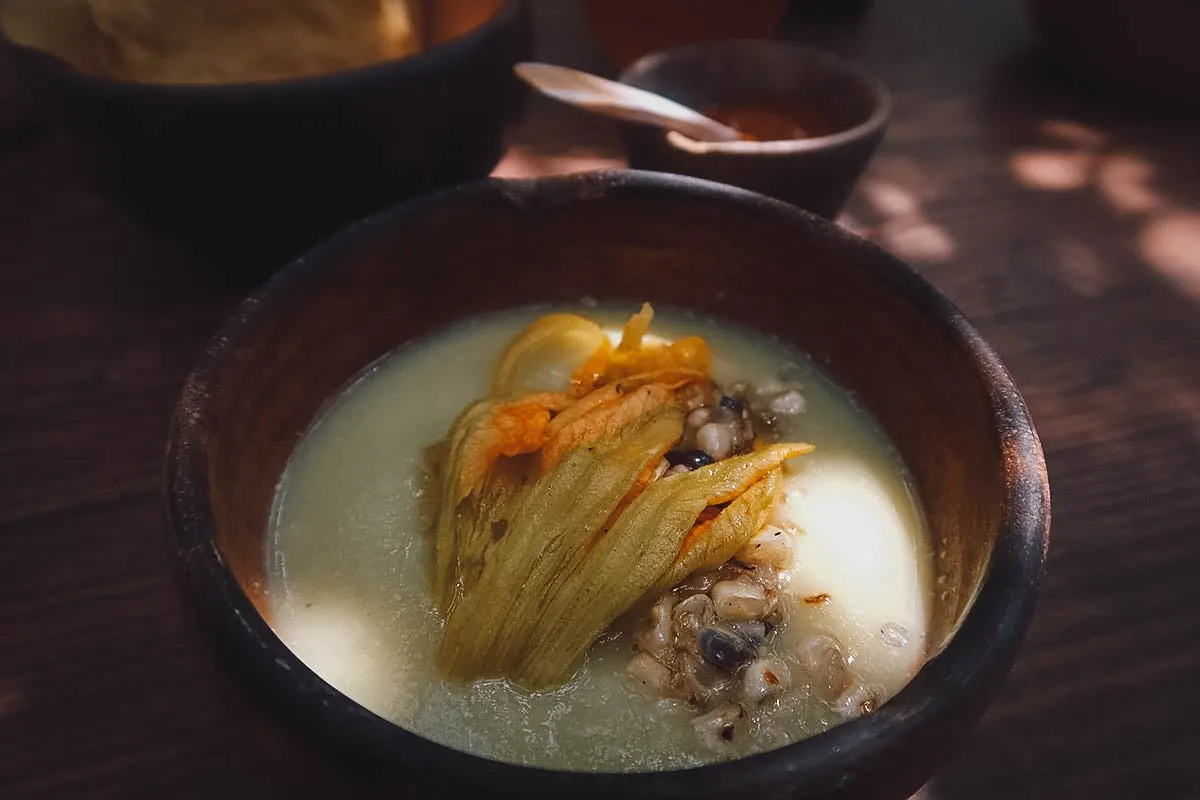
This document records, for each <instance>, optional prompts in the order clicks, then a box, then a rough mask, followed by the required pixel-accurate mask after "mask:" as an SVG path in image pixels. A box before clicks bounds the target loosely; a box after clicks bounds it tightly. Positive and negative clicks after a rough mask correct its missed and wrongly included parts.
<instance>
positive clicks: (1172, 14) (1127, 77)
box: [1026, 0, 1200, 108]
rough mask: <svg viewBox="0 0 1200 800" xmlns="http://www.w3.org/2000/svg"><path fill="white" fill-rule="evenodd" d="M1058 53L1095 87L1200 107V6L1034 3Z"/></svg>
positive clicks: (1155, 1)
mask: <svg viewBox="0 0 1200 800" xmlns="http://www.w3.org/2000/svg"><path fill="white" fill-rule="evenodd" d="M1026 5H1027V7H1028V9H1029V13H1030V15H1031V16H1032V18H1033V22H1034V25H1035V26H1036V28H1037V30H1038V34H1039V35H1040V37H1041V39H1042V41H1043V42H1044V44H1045V46H1046V48H1047V50H1049V51H1050V54H1051V55H1052V56H1053V57H1054V58H1055V59H1056V60H1057V61H1059V62H1060V63H1062V64H1063V65H1064V66H1066V67H1067V68H1068V69H1070V70H1071V71H1072V72H1073V73H1075V74H1076V75H1077V76H1079V77H1080V78H1081V79H1082V80H1084V81H1085V82H1087V83H1090V84H1093V85H1095V86H1097V87H1098V88H1103V89H1112V88H1117V89H1119V90H1120V91H1122V92H1124V93H1125V94H1126V95H1128V96H1130V97H1135V98H1138V97H1140V99H1143V100H1151V101H1157V102H1160V103H1163V102H1165V103H1168V104H1170V105H1172V106H1180V105H1183V106H1188V107H1190V108H1197V107H1200V47H1197V46H1196V37H1197V35H1198V34H1200V2H1197V1H1196V0H1026Z"/></svg>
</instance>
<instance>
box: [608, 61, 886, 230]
mask: <svg viewBox="0 0 1200 800" xmlns="http://www.w3.org/2000/svg"><path fill="white" fill-rule="evenodd" d="M620 80H621V82H622V83H627V84H629V85H631V86H636V87H638V88H640V89H646V90H649V91H651V92H656V93H658V94H661V95H663V96H665V97H669V98H671V99H672V100H676V101H678V102H680V103H683V104H684V105H686V106H690V107H692V108H695V109H697V110H699V111H705V110H707V109H710V108H712V107H714V106H715V107H717V108H721V107H728V106H752V107H761V108H766V109H775V110H779V111H795V110H797V109H799V110H802V111H803V112H804V113H806V114H811V115H815V116H816V117H818V118H820V119H822V120H823V122H824V123H825V124H826V126H827V127H828V129H829V130H830V131H831V132H830V133H829V134H828V135H823V136H813V137H809V138H805V139H795V140H788V141H778V142H698V141H695V140H694V139H690V138H688V137H686V136H683V135H681V134H679V133H675V132H671V133H666V132H664V131H662V130H660V129H658V128H653V127H650V126H648V125H640V124H637V123H623V124H622V126H621V130H622V134H623V137H624V140H625V149H626V151H627V153H628V156H629V164H630V166H631V167H633V168H634V169H646V170H655V171H659V172H674V173H678V174H680V175H692V176H694V177H697V178H704V179H706V180H711V181H718V182H720V183H727V184H730V185H732V186H740V187H742V188H744V189H750V190H751V191H755V192H761V193H762V194H766V195H769V196H771V197H775V198H778V199H780V200H785V201H787V202H789V203H793V204H794V205H797V206H800V207H801V208H804V209H807V210H809V211H812V212H813V213H816V214H820V215H821V216H823V217H828V218H830V219H832V218H834V217H835V216H837V213H838V211H840V210H841V208H842V206H843V205H844V204H845V202H846V198H847V197H849V195H850V191H851V190H852V189H853V188H854V184H855V183H856V182H857V181H858V178H859V176H860V175H861V174H862V171H863V168H864V167H865V166H866V165H867V162H868V161H870V160H871V156H873V155H874V154H875V150H876V149H877V148H878V147H879V143H880V142H881V141H882V140H883V135H884V132H885V130H886V129H887V124H888V119H889V116H890V114H891V100H890V97H889V95H888V92H887V89H886V88H884V86H883V84H882V83H880V82H879V80H878V79H876V78H875V77H873V76H871V75H869V74H867V73H866V72H864V71H863V70H861V69H860V68H859V67H857V66H855V65H854V64H851V63H850V62H848V61H845V60H843V59H841V58H838V57H837V56H834V55H831V54H829V53H825V52H822V51H820V50H814V49H813V48H810V47H803V46H801V45H796V44H789V43H787V42H773V41H764V40H755V39H744V40H738V41H728V42H717V43H713V44H702V45H694V46H689V47H681V48H678V49H675V50H668V51H666V52H662V53H656V54H654V55H649V56H646V57H645V58H643V59H640V60H639V61H637V62H636V63H634V64H633V65H632V66H630V67H629V68H628V69H626V70H625V71H624V72H622V73H621V77H620Z"/></svg>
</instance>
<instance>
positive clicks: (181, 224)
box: [0, 0, 532, 282]
mask: <svg viewBox="0 0 1200 800" xmlns="http://www.w3.org/2000/svg"><path fill="white" fill-rule="evenodd" d="M426 7H427V9H428V13H427V17H426V22H427V24H426V26H425V28H426V30H425V34H426V37H427V39H428V40H429V41H432V42H433V43H434V44H433V45H432V46H430V47H428V48H427V49H426V50H424V51H423V52H421V53H419V54H417V55H415V56H412V57H410V58H404V59H397V60H391V61H384V62H381V63H379V64H375V65H372V66H369V67H365V68H361V69H354V70H346V71H342V72H337V73H331V74H326V75H318V76H313V77H302V78H294V79H287V80H277V81H261V82H253V83H238V84H209V85H205V84H199V85H172V84H148V83H136V82H131V81H121V80H113V79H109V78H105V77H101V76H98V75H94V74H90V73H88V72H85V71H83V70H80V69H76V68H75V67H73V66H71V64H87V61H88V56H86V55H84V53H88V52H91V50H90V49H89V48H92V47H93V46H94V37H95V35H96V34H95V32H94V30H95V29H94V27H89V25H87V24H85V20H84V19H82V18H81V14H82V15H86V14H87V6H86V4H83V3H70V4H66V3H60V2H46V3H29V2H13V1H12V0H0V27H2V28H3V29H4V32H5V35H6V36H7V37H8V38H9V39H10V40H11V41H12V42H13V44H14V45H15V50H16V57H17V65H18V68H19V73H20V75H21V78H22V81H23V83H24V85H25V89H26V93H27V95H28V98H29V101H30V102H31V104H33V105H34V107H35V109H37V110H39V111H40V112H41V113H42V114H43V115H45V116H46V117H47V118H48V119H50V120H53V121H55V122H57V123H59V124H60V125H61V126H62V127H63V128H64V129H65V130H67V131H69V132H70V133H71V134H72V135H73V137H74V139H75V140H76V142H77V143H78V144H79V146H80V148H81V149H82V150H83V151H84V152H85V153H86V154H87V155H88V156H90V160H91V161H92V162H93V163H94V164H95V165H96V167H98V171H99V173H100V176H101V178H102V179H103V180H104V182H105V183H106V185H107V186H108V187H110V188H111V189H112V191H113V193H114V194H115V196H117V197H118V198H120V199H122V200H124V201H126V202H127V203H128V205H129V206H130V207H131V208H132V209H133V210H134V211H136V212H137V213H138V215H139V216H141V217H142V218H143V219H145V220H146V221H147V222H149V223H150V224H151V225H152V226H153V227H155V228H156V229H158V230H160V231H162V232H164V233H165V234H167V235H168V236H170V237H172V238H175V239H177V240H179V241H181V242H183V243H184V244H186V245H188V246H190V247H191V248H192V249H194V250H196V251H198V252H200V253H201V254H202V255H204V256H207V257H208V258H209V260H210V261H211V262H212V263H213V265H214V266H216V267H219V268H224V269H226V270H228V271H230V272H233V273H236V274H240V275H243V276H244V277H245V278H247V279H250V280H254V281H255V282H257V279H259V278H261V276H262V275H264V274H266V273H269V272H271V271H273V270H274V269H276V268H278V267H280V266H283V265H284V264H286V263H287V261H289V260H291V259H292V258H294V257H295V256H297V255H299V254H300V253H301V252H303V250H304V249H306V248H308V247H310V246H311V245H313V244H314V243H316V242H317V241H319V240H320V239H321V238H323V237H324V236H327V235H329V234H331V233H332V232H333V231H335V230H337V229H338V228H340V227H342V226H343V225H345V224H347V223H349V222H351V221H353V220H355V219H358V218H360V217H362V216H364V215H366V214H369V213H372V212H374V211H377V210H379V209H381V208H385V207H387V206H389V205H392V204H394V203H396V202H399V201H401V200H403V199H405V198H408V197H411V196H414V195H417V194H421V193H424V192H428V191H431V190H434V189H438V188H441V187H444V186H448V185H452V184H456V183H460V182H462V181H467V180H474V179H477V178H482V177H484V176H486V175H487V174H488V173H489V172H491V170H492V168H493V167H494V166H495V165H496V163H497V161H499V159H500V156H501V154H502V152H503V146H504V143H503V136H504V131H505V128H506V126H507V124H508V123H509V122H510V121H511V120H512V119H513V118H515V116H516V115H517V113H518V112H519V110H520V105H521V100H522V98H523V97H524V95H523V89H522V88H521V87H520V85H519V83H518V81H517V80H516V78H515V76H514V75H513V73H512V65H513V64H514V63H516V62H518V61H521V60H524V59H527V58H528V57H529V55H530V53H531V51H532V33H531V30H530V22H529V17H528V11H527V9H526V7H525V3H524V2H523V0H429V1H428V2H427V3H426Z"/></svg>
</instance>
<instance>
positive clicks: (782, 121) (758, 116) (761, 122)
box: [704, 106, 835, 142]
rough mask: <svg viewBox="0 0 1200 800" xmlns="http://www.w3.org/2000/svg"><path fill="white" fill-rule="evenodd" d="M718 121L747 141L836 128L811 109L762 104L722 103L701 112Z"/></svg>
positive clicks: (815, 133)
mask: <svg viewBox="0 0 1200 800" xmlns="http://www.w3.org/2000/svg"><path fill="white" fill-rule="evenodd" d="M704 113H705V114H706V115H707V116H709V117H711V118H712V119H715V120H716V121H717V122H720V123H722V124H725V125H728V126H729V127H731V128H733V129H735V130H736V131H738V133H740V134H741V135H742V140H743V141H747V142H779V141H787V140H791V139H809V138H812V137H815V136H828V135H829V134H831V133H834V132H835V129H834V127H833V126H832V125H830V124H829V122H828V121H827V120H825V119H823V118H822V117H821V115H819V114H817V113H816V112H814V111H812V110H810V109H787V110H781V109H776V108H763V107H762V106H722V107H718V108H710V109H708V110H706V111H705V112H704Z"/></svg>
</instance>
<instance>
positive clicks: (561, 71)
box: [513, 61, 742, 142]
mask: <svg viewBox="0 0 1200 800" xmlns="http://www.w3.org/2000/svg"><path fill="white" fill-rule="evenodd" d="M513 70H514V71H515V72H516V73H517V77H519V78H520V79H521V80H523V81H525V82H526V83H528V84H529V85H530V86H532V87H533V88H535V89H537V90H538V91H539V92H541V93H542V94H544V95H547V96H549V97H553V98H554V99H555V100H560V101H562V102H564V103H569V104H571V105H573V106H578V107H579V108H582V109H585V110H587V111H592V112H595V113H597V114H604V115H606V116H609V117H617V118H619V119H626V120H630V121H632V122H644V123H647V124H650V125H657V126H658V127H660V128H666V129H667V130H673V131H679V132H680V133H682V134H684V135H685V136H690V137H691V138H693V139H696V140H699V141H702V142H736V141H739V140H740V139H741V138H742V137H741V135H740V134H739V133H738V132H737V131H736V130H734V129H733V128H730V127H729V126H728V125H722V124H721V123H719V122H717V121H716V120H714V119H709V118H708V117H706V116H704V115H703V114H701V113H699V112H697V111H693V110H692V109H690V108H688V107H687V106H683V105H680V104H679V103H676V102H675V101H674V100H668V99H667V98H665V97H663V96H662V95H657V94H654V93H652V92H647V91H645V90H644V89H636V88H634V87H632V86H626V85H625V84H623V83H617V82H616V81H610V80H606V79H605V78H601V77H599V76H598V75H592V74H590V73H587V72H580V71H579V70H577V69H569V68H567V67H558V66H555V65H553V64H537V63H533V62H528V61H527V62H524V63H521V64H517V65H515V66H514V67H513Z"/></svg>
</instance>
